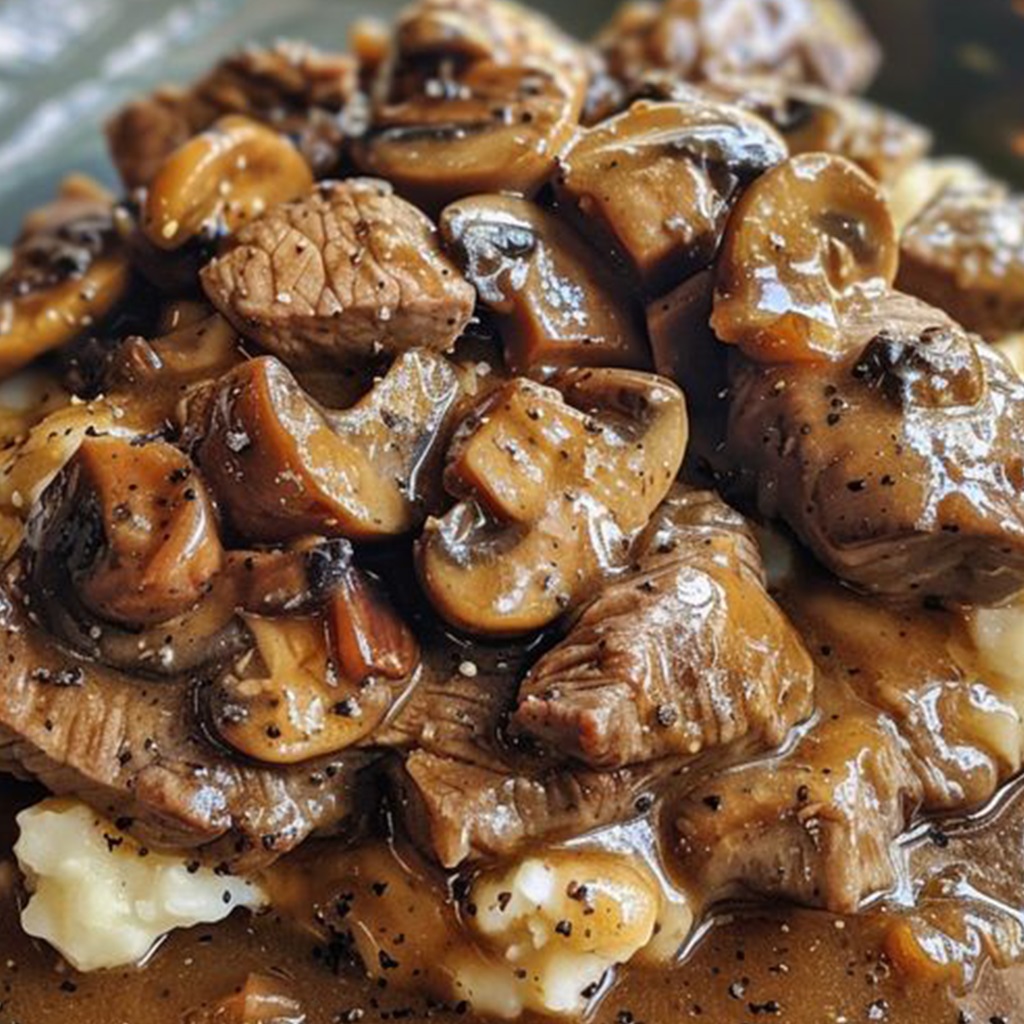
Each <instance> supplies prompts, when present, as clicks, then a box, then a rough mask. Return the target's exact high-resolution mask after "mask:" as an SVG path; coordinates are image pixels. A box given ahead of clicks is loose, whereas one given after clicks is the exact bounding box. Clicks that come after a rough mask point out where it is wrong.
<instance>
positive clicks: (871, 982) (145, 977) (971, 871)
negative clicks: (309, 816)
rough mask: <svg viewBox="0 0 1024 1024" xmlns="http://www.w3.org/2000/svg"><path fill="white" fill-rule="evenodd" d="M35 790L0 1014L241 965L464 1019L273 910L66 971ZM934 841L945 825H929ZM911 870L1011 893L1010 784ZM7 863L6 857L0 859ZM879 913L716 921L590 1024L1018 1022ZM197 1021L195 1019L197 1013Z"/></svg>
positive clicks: (774, 911)
mask: <svg viewBox="0 0 1024 1024" xmlns="http://www.w3.org/2000/svg"><path fill="white" fill-rule="evenodd" d="M38 795H39V794H38V792H37V791H36V790H35V789H34V788H32V787H29V786H25V785H22V784H21V783H17V782H15V781H13V780H10V779H5V780H4V781H3V792H2V798H0V799H2V808H3V810H2V817H0V820H2V822H3V825H2V829H3V843H4V852H5V854H6V856H7V859H5V861H4V864H5V867H4V873H3V879H4V883H5V884H4V890H3V898H2V908H0V1022H2V1024H66V1022H67V1021H69V1020H73V1021H74V1024H182V1022H183V1021H186V1020H188V1018H189V1015H190V1014H192V1013H195V1012H197V1011H198V1012H201V1011H202V1010H203V1009H204V1008H208V1007H209V1006H211V1005H214V1004H216V1003H217V1002H218V1000H220V999H223V998H224V997H225V996H226V995H228V994H230V993H231V991H232V990H233V989H234V988H235V987H237V986H240V985H241V984H242V983H243V982H244V980H245V978H246V976H247V975H248V974H249V973H250V972H254V971H258V972H261V973H264V974H267V973H269V974H272V975H273V974H280V975H281V976H283V977H285V978H287V979H289V980H290V981H291V987H292V989H293V991H294V992H296V993H297V994H298V996H299V998H300V1000H301V1003H302V1006H303V1008H304V1010H305V1013H306V1024H342V1022H355V1021H366V1022H377V1021H396V1020H398V1021H401V1020H415V1019H424V1018H427V1017H431V1018H434V1019H440V1020H444V1019H459V1018H462V1019H472V1016H471V1015H470V1014H468V1013H466V1012H465V1011H463V1012H461V1013H460V1012H459V1009H460V1008H438V1007H437V1006H433V1005H431V1004H429V1003H427V1002H425V1001H423V1000H418V999H415V998H411V997H409V996H408V995H407V994H406V993H403V992H400V991H397V990H394V991H392V990H389V989H386V988H385V989H382V988H379V987H378V985H377V984H376V983H370V982H367V981H365V980H364V979H361V978H360V977H359V976H358V975H357V974H356V973H354V972H352V971H350V970H345V969H342V970H340V971H339V970H335V969H334V968H333V967H332V966H331V965H330V964H329V963H327V962H325V955H324V951H323V950H322V949H319V948H318V947H317V945H316V942H315V940H314V939H313V938H311V937H310V936H308V935H307V934H305V933H304V932H302V931H301V930H300V929H299V928H297V927H296V926H295V925H294V924H292V923H291V922H290V921H288V920H285V919H284V918H282V917H281V916H280V915H278V914H275V913H269V914H266V915H263V916H260V917H255V918H253V917H250V916H248V915H246V914H236V915H235V916H234V917H233V918H231V919H229V920H228V921H227V922H225V923H224V924H222V925H219V926H214V927H208V926H201V927H197V928H194V929H192V930H190V931H187V932H182V933H179V934H176V935H173V936H171V937H170V938H169V939H168V940H167V941H166V942H165V943H164V944H163V945H162V946H161V947H160V948H159V949H158V950H157V951H156V952H155V953H154V954H153V956H152V957H151V959H150V961H149V964H148V965H147V966H146V967H145V968H144V969H139V970H124V971H121V970H118V971H111V972H101V973H98V974H93V975H89V976H82V975H77V974H75V973H74V972H71V971H70V970H68V969H67V968H66V967H63V966H62V965H61V964H60V961H59V958H58V957H57V955H56V954H55V953H54V952H53V951H52V950H50V949H49V948H47V947H46V946H44V945H42V944H39V943H36V942H33V941H32V940H30V939H28V938H27V937H26V936H25V935H24V933H23V932H22V931H21V929H20V927H19V924H18V901H19V899H20V898H21V897H20V892H19V886H18V884H17V883H16V882H15V878H16V873H15V871H14V870H13V864H12V862H11V860H10V859H9V848H10V842H11V840H12V838H13V836H12V834H11V833H12V831H13V830H12V828H11V821H12V817H13V813H14V812H15V811H16V810H17V808H18V807H20V806H23V805H24V804H26V803H30V802H32V801H34V800H35V799H36V798H37V797H38ZM943 835H947V833H944V834H943ZM912 863H913V869H914V870H913V875H914V877H915V879H921V878H923V877H925V876H926V875H931V874H933V873H935V872H936V871H937V870H942V869H943V868H946V869H948V868H950V867H951V866H957V865H959V866H961V869H962V871H963V873H964V877H966V878H967V879H968V880H972V881H974V882H975V883H976V885H977V886H978V888H979V889H982V890H983V891H985V892H986V893H987V894H991V895H992V896H993V897H995V898H1000V899H1003V900H1010V899H1013V896H1014V893H1015V892H1016V893H1017V903H1020V902H1021V900H1020V896H1019V883H1017V882H1015V881H1014V880H1015V879H1018V880H1019V878H1020V877H1021V876H1022V874H1024V792H1022V791H1020V790H1018V791H1017V792H1016V793H1015V794H1013V795H1012V796H1011V797H1010V798H1008V799H1007V801H1006V803H1005V805H1004V807H1003V809H1002V811H1001V812H1000V813H999V814H998V815H997V816H996V818H995V819H994V820H992V821H989V822H988V823H987V824H985V825H984V826H982V827H972V826H971V825H970V824H969V823H968V824H964V825H963V826H957V827H950V828H949V830H948V843H947V842H946V839H942V840H941V842H939V843H935V842H934V841H927V840H926V841H924V842H923V843H922V844H921V845H920V846H919V847H918V848H917V849H916V850H915V851H914V852H913V854H912ZM7 865H9V866H10V867H7ZM889 919H890V918H889V914H888V913H886V912H885V910H884V909H883V910H880V911H878V912H869V913H866V914H864V915H862V916H861V917H858V918H846V919H839V918H836V917H834V916H832V915H829V914H824V913H820V912H813V911H807V910H800V909H795V908H790V907H781V906H780V907H768V908H763V907H762V908H758V909H756V910H751V911H744V910H737V911H736V912H735V913H733V914H729V915H723V916H722V917H721V918H720V919H719V920H718V922H717V923H716V924H715V925H714V927H713V928H712V929H711V931H710V933H709V934H708V935H707V936H706V937H705V938H704V940H703V941H702V942H701V943H699V944H698V945H697V947H696V950H695V952H694V953H693V954H692V956H690V957H688V958H687V959H685V960H684V961H683V962H682V963H681V964H680V965H679V966H678V967H677V968H675V969H674V970H670V971H666V970H644V969H640V968H634V969H630V968H625V969H624V970H623V972H622V974H621V976H620V978H621V980H620V982H619V984H618V985H617V986H616V987H615V988H614V989H613V991H612V992H611V993H610V994H609V995H608V997H607V998H606V999H605V1000H604V1001H603V1002H602V1003H601V1005H600V1007H599V1009H598V1010H597V1012H596V1014H595V1015H594V1017H593V1020H594V1022H595V1024H634V1022H636V1024H641V1022H643V1024H669V1022H671V1024H678V1022H681V1021H687V1020H694V1021H708V1022H711V1024H756V1022H757V1021H772V1020H778V1021H786V1022H792V1024H823V1022H834V1024H842V1022H844V1021H845V1022H847V1024H854V1022H858V1021H890V1022H894V1024H917V1022H919V1021H926V1020H927V1021H929V1022H933V1024H944V1022H949V1024H959V1022H961V1021H964V1022H968V1021H969V1022H977V1024H995V1022H997V1021H1005V1022H1006V1024H1016V1022H1019V1021H1024V966H1016V967H1010V968H1007V969H1004V970H996V969H994V968H993V967H992V966H991V965H986V966H984V967H983V968H982V970H981V974H980V978H979V980H978V982H977V984H976V985H975V987H974V989H973V991H971V992H970V993H969V994H967V995H964V996H957V995H956V994H955V993H953V992H952V991H951V990H950V988H949V986H948V985H947V984H945V983H944V982H935V981H928V980H923V979H918V980H908V978H907V977H906V976H904V975H901V974H900V973H899V972H898V971H895V970H894V969H893V968H892V967H891V966H890V965H889V964H888V963H887V961H886V958H885V957H884V956H883V955H881V952H880V951H881V946H882V941H883V939H882V936H883V933H884V931H885V930H886V927H887V926H888V922H889ZM200 1019H202V1018H200Z"/></svg>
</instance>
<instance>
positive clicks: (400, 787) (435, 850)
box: [368, 644, 683, 868]
mask: <svg viewBox="0 0 1024 1024" xmlns="http://www.w3.org/2000/svg"><path fill="white" fill-rule="evenodd" d="M485 650H486V649H479V653H477V654H475V655H474V657H477V658H479V661H474V662H473V663H472V664H473V673H472V674H469V675H467V674H466V673H465V671H459V670H456V671H454V672H452V671H448V670H446V669H445V667H444V665H443V664H441V663H439V661H438V660H437V656H438V652H437V650H436V649H435V651H434V652H433V658H434V659H435V660H434V661H433V663H432V664H429V665H427V666H426V668H425V671H424V678H423V679H422V680H421V682H420V685H419V686H418V687H417V689H416V691H415V692H414V693H413V695H412V697H411V698H410V699H409V702H408V703H407V704H406V706H405V707H404V708H403V709H402V710H401V712H400V713H399V714H398V715H397V716H396V717H395V719H394V720H393V721H392V722H391V724H390V725H389V726H387V727H386V728H384V729H383V730H381V731H380V732H379V733H377V734H376V735H375V736H374V737H371V739H370V740H369V741H368V742H369V744H370V745H371V746H373V747H377V748H390V749H392V750H393V751H395V752H396V754H395V756H393V758H392V762H391V771H390V777H391V780H392V784H393V793H394V798H395V804H396V809H397V812H398V816H399V818H400V820H401V821H402V823H403V824H404V826H405V828H406V830H407V831H408V832H409V833H410V834H411V835H412V836H413V837H414V838H415V839H416V840H417V842H418V845H420V846H421V848H423V849H424V850H427V851H429V852H430V853H431V854H432V855H433V856H434V858H435V859H436V860H437V861H438V862H439V863H441V864H443V865H444V866H446V867H449V868H454V867H457V866H459V865H460V864H462V863H464V862H466V861H474V860H480V859H486V858H492V857H503V856H509V855H511V854H514V853H516V852H517V851H519V850H521V849H522V848H523V847H524V846H527V845H528V844H529V843H531V842H534V841H537V840H549V839H555V838H568V837H575V836H578V835H581V834H583V833H585V832H588V831H590V830H591V829H597V828H600V827H603V826H606V825H609V824H612V823H614V822H616V821H624V820H628V819H630V818H634V817H636V816H637V815H638V814H639V813H641V812H643V811H644V810H645V809H646V808H647V807H648V806H649V804H650V801H651V794H652V793H653V792H655V791H656V790H657V789H658V788H659V787H662V786H665V785H666V784H667V783H668V781H669V779H671V777H672V775H673V773H675V772H679V771H681V770H683V766H681V765H680V764H679V763H678V761H676V760H673V759H669V758H666V759H663V760H662V761H660V762H658V763H657V764H656V765H648V766H644V767H641V768H630V769H625V770H622V771H613V772H596V771H591V770H590V769H588V768H585V767H582V766H579V765H566V764H564V763H562V761H561V759H560V758H559V757H557V756H555V755H553V754H551V753H549V752H544V751H540V750H536V749H534V748H532V747H531V746H529V745H526V744H509V743H508V742H507V741H506V739H505V738H504V733H505V728H504V727H505V722H506V720H507V718H508V715H509V712H510V711H511V709H512V708H513V706H514V703H515V687H516V680H517V678H518V677H519V675H520V673H521V671H522V669H523V668H524V666H525V664H526V662H527V660H528V654H529V647H528V645H526V644H523V645H520V646H518V647H516V648H515V649H513V650H511V651H505V650H501V652H500V654H498V655H497V656H493V655H492V657H491V658H490V661H489V662H487V661H485V660H484V658H483V657H482V655H483V654H484V652H485Z"/></svg>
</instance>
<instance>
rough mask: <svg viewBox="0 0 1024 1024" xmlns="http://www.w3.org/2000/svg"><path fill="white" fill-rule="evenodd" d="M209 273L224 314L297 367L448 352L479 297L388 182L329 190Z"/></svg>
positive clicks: (286, 211) (253, 231)
mask: <svg viewBox="0 0 1024 1024" xmlns="http://www.w3.org/2000/svg"><path fill="white" fill-rule="evenodd" d="M234 241H235V243H236V244H235V245H234V246H233V248H231V249H230V250H229V251H228V252H227V253H225V254H224V255H223V256H221V257H220V258H219V259H215V260H213V261H212V262H211V263H209V264H208V265H207V266H206V267H205V268H204V269H203V271H202V283H203V288H204V289H205V291H206V294H207V296H208V297H209V299H210V301H211V302H212V303H213V305H214V306H216V307H217V309H219V310H220V311H221V313H223V314H224V316H225V317H227V319H228V320H229V321H231V323H232V324H234V325H235V327H236V328H237V329H238V330H239V331H240V332H241V333H242V334H244V335H245V336H246V337H249V338H252V339H253V340H254V341H257V342H258V343H259V344H260V345H262V346H263V347H264V348H266V349H268V350H269V351H270V352H272V353H274V354H275V355H278V356H280V357H281V358H282V359H284V360H285V361H286V362H288V363H289V365H308V364H314V365H315V364H318V363H324V362H349V361H353V360H366V359H367V358H369V357H371V356H378V355H380V354H381V353H382V352H384V353H391V354H395V353H399V352H403V351H405V350H407V349H410V348H413V347H423V348H431V349H436V350H438V351H447V350H448V349H450V348H451V347H452V346H453V345H454V344H455V341H456V339H457V338H458V337H459V335H460V334H461V333H462V331H463V329H464V328H465V326H466V324H467V323H469V321H470V319H471V318H472V315H473V306H474V299H475V295H474V293H473V289H472V288H471V287H470V285H469V284H468V283H467V282H466V281H465V280H463V278H462V276H461V275H460V274H459V272H458V270H457V269H456V268H455V265H454V264H453V263H452V262H451V261H450V260H449V259H448V257H447V256H445V254H444V253H443V252H442V251H441V248H440V246H439V244H438V241H437V233H436V231H435V229H434V225H433V224H432V223H431V222H430V221H429V220H428V219H427V218H426V217H425V216H424V215H423V214H422V213H421V212H420V211H419V210H417V209H416V208H415V207H414V206H412V205H411V204H409V203H407V202H405V200H403V199H400V198H398V196H396V195H394V193H393V192H392V189H391V186H390V185H389V184H388V183H387V182H383V181H373V180H370V179H366V178H354V179H349V180H348V181H340V182H329V183H326V184H324V185H321V186H320V187H319V188H318V189H317V190H316V191H315V192H314V193H313V194H312V195H309V196H307V197H306V198H305V199H302V200H299V201H297V202H294V203H285V204H283V205H281V206H279V207H277V208H276V209H274V210H271V211H270V212H269V213H268V214H267V215H266V216H264V217H262V218H260V219H259V220H257V221H255V222H254V223H252V224H250V225H248V227H246V228H244V229H243V230H242V231H240V232H239V233H238V234H237V235H236V236H235V239H234Z"/></svg>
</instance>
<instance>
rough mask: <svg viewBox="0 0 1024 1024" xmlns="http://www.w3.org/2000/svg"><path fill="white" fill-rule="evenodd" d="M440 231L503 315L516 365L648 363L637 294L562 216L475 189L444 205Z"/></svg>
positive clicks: (509, 355) (508, 354) (519, 368)
mask: <svg viewBox="0 0 1024 1024" xmlns="http://www.w3.org/2000/svg"><path fill="white" fill-rule="evenodd" d="M441 236H442V238H443V239H444V241H445V244H446V245H447V246H448V248H449V250H451V251H452V252H454V254H455V257H456V259H457V260H458V262H459V264H460V265H461V267H462V269H463V271H464V272H465V274H466V276H467V278H468V279H469V281H470V282H471V283H472V284H473V285H475V287H476V290H477V294H478V295H479V297H480V299H481V301H482V302H483V303H484V304H485V305H486V306H487V307H488V308H489V309H490V310H492V311H493V312H494V313H495V315H496V319H497V321H498V325H499V327H500V330H501V335H502V340H503V342H504V346H505V358H506V362H507V363H508V365H509V366H510V367H511V369H512V370H513V371H515V372H517V373H519V372H526V371H528V370H531V369H534V368H536V367H549V366H628V367H638V368H642V367H646V366H647V365H648V364H649V362H650V357H649V354H648V350H647V339H646V338H645V337H644V330H643V324H642V320H641V318H640V315H639V310H638V309H636V307H635V305H634V299H633V297H632V296H631V295H630V294H629V292H628V290H627V288H626V287H625V286H624V285H623V283H622V282H621V281H620V280H619V279H618V278H617V277H616V275H615V274H614V272H613V271H612V270H611V269H610V268H608V267H606V266H605V265H603V264H602V262H601V260H600V258H599V256H598V254H597V253H596V252H595V251H594V250H592V249H591V248H590V247H589V246H588V245H587V244H586V243H585V242H584V241H583V240H582V239H581V238H579V237H578V236H577V235H576V233H575V232H574V231H573V230H572V229H571V228H570V227H568V226H567V225H565V224H563V223H562V222H561V221H560V220H559V219H558V218H557V217H556V216H555V215H554V214H551V213H548V212H547V211H546V210H542V209H541V208H540V207H539V206H536V205H534V204H533V203H532V202H530V201H529V200H527V199H518V198H515V197H513V196H502V195H491V196H477V197H474V198H471V199H463V200H461V201H460V202H457V203H454V204H453V205H451V206H449V207H448V208H447V209H446V210H445V211H444V214H443V215H442V217H441Z"/></svg>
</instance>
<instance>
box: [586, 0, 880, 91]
mask: <svg viewBox="0 0 1024 1024" xmlns="http://www.w3.org/2000/svg"><path fill="white" fill-rule="evenodd" d="M598 46H599V47H600V49H601V50H602V52H603V53H604V54H605V55H606V57H607V59H608V62H609V66H610V67H611V69H612V71H613V73H615V74H616V75H618V76H619V77H620V78H623V79H625V80H627V81H636V80H637V79H639V78H642V77H643V75H644V74H645V73H646V72H649V71H651V70H658V69H662V70H666V71H671V72H673V73H674V74H676V75H677V76H678V77H681V78H684V79H689V80H694V81H700V80H702V79H706V78H711V77H714V76H716V75H723V74H759V73H765V74H771V75H775V76H778V77H780V78H783V79H786V80H788V81H798V82H809V83H812V84H816V85H822V86H824V87H825V88H826V89H829V90H831V91H833V92H840V93H848V92H858V91H860V90H862V89H864V88H865V87H866V86H867V85H868V84H869V83H870V81H871V79H872V78H873V77H874V74H875V71H876V70H877V67H878V63H879V56H880V55H879V49H878V46H877V44H876V43H875V41H874V39H873V38H872V37H871V35H870V33H869V32H868V30H867V28H866V26H865V25H864V23H863V22H862V21H861V20H860V18H859V17H858V15H857V14H856V13H855V12H854V10H853V9H852V7H851V5H850V4H849V3H847V0H754V2H750V0H666V2H665V3H664V4H660V5H653V4H644V3H626V4H625V5H624V6H623V7H622V8H620V10H619V12H618V13H617V14H616V15H615V17H614V18H613V19H612V21H611V23H610V24H609V25H608V26H607V27H606V28H605V29H604V30H603V32H602V33H601V34H600V36H599V37H598Z"/></svg>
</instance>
